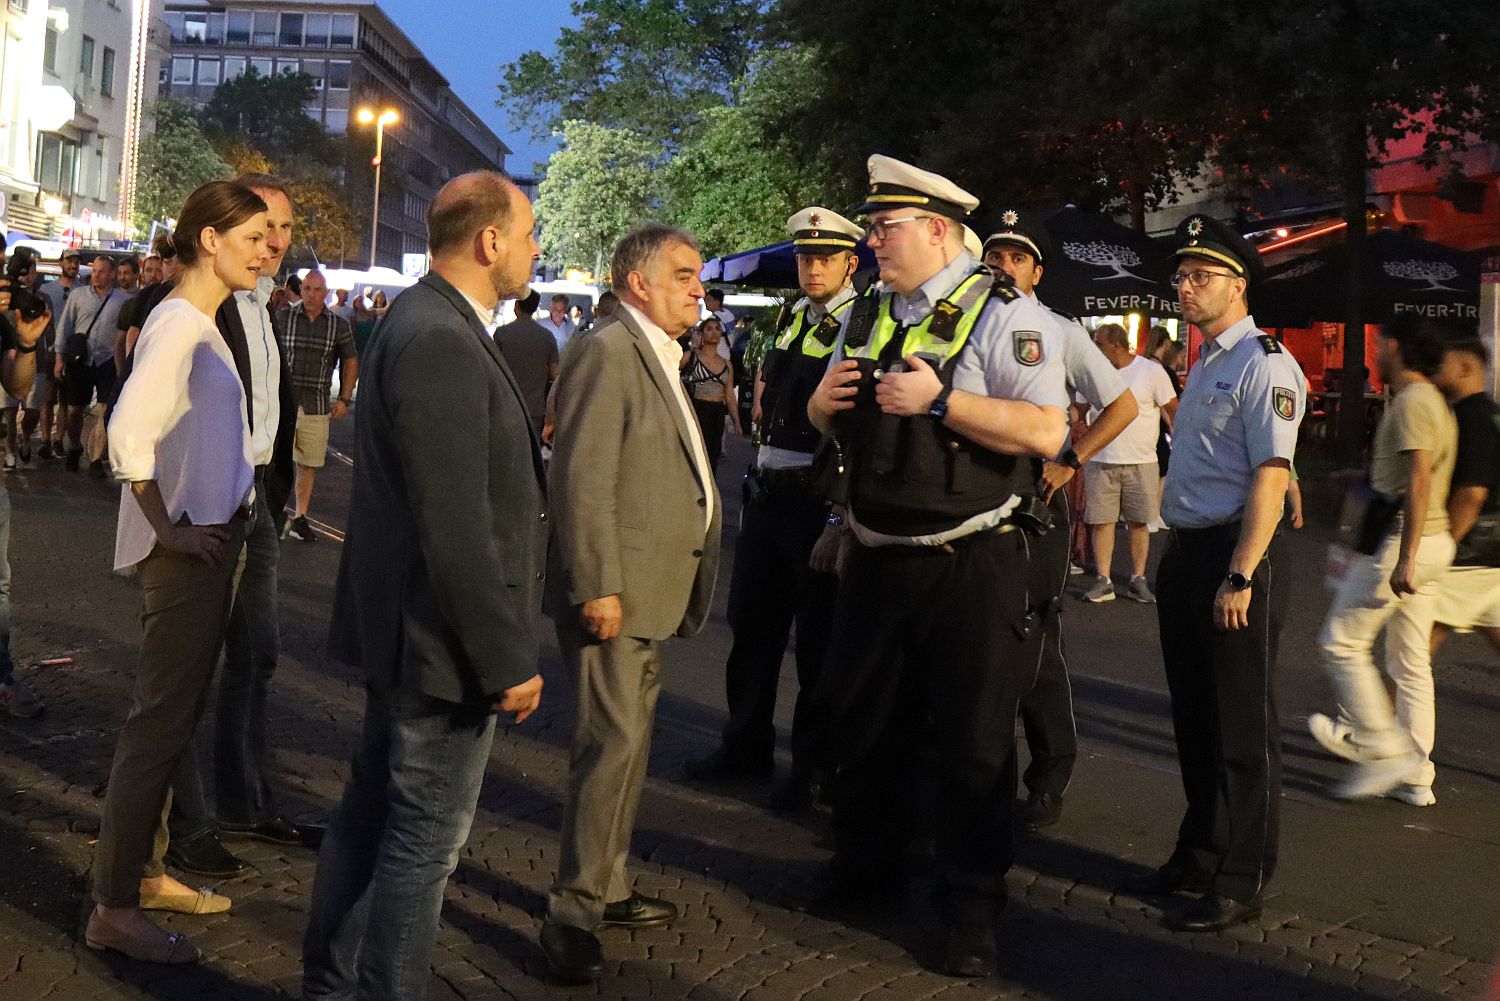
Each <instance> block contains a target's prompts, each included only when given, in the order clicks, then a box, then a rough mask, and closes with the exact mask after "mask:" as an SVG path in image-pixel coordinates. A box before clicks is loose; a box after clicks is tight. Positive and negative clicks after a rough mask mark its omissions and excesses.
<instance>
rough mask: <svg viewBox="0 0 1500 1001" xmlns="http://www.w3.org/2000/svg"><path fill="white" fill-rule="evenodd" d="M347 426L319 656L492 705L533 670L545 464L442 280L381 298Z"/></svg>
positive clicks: (397, 684)
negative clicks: (350, 435)
mask: <svg viewBox="0 0 1500 1001" xmlns="http://www.w3.org/2000/svg"><path fill="white" fill-rule="evenodd" d="M354 430H355V454H354V495H353V499H352V501H351V503H350V508H349V526H348V532H347V538H346V540H345V543H344V552H343V557H342V559H341V560H340V563H339V576H338V585H337V590H336V591H335V593H334V603H333V618H332V622H331V624H330V626H329V652H330V653H331V654H332V655H333V656H335V657H337V658H339V659H340V660H343V661H346V662H348V663H350V664H354V665H356V666H360V667H363V668H364V670H365V674H366V677H367V679H368V682H369V684H370V686H371V687H372V688H373V689H375V690H376V691H379V692H383V693H389V692H392V691H395V690H398V689H400V690H405V691H415V692H421V693H423V694H426V695H431V696H435V697H437V698H440V699H446V700H447V701H449V702H461V703H470V704H486V705H487V704H490V703H492V702H493V701H494V700H495V697H496V696H498V695H499V694H500V693H501V692H503V691H505V689H507V688H511V687H514V686H515V685H518V684H520V683H521V682H523V681H526V680H527V679H529V678H531V677H532V676H533V675H535V674H536V673H537V655H538V647H539V642H540V637H539V634H540V626H541V604H542V589H543V574H544V567H545V565H546V552H547V527H548V526H547V516H546V513H545V512H546V481H545V472H544V471H543V466H542V459H541V453H540V452H539V451H538V448H537V443H536V439H535V438H534V436H533V434H532V430H531V422H530V420H529V419H528V418H527V416H526V406H525V404H524V403H523V402H522V399H521V393H520V391H519V390H518V389H517V387H516V382H515V379H514V378H512V376H511V372H510V369H509V368H507V367H506V364H505V359H504V358H503V357H502V356H501V354H500V349H499V348H497V347H496V346H495V342H494V341H492V340H491V339H490V338H489V336H488V335H487V334H486V333H485V330H484V327H482V326H481V325H480V323H479V317H478V316H477V315H475V313H474V310H473V308H472V307H471V306H470V305H469V303H468V300H467V299H465V298H464V296H463V293H461V292H459V291H458V290H457V289H456V288H454V287H453V286H452V285H450V284H449V283H448V282H446V281H444V280H443V279H442V278H441V277H439V276H438V275H436V274H429V275H427V276H426V277H425V278H423V279H422V280H421V281H419V282H417V284H415V285H413V286H412V287H410V288H408V289H407V290H406V291H404V292H402V293H401V294H400V295H399V296H397V297H396V300H395V301H394V302H393V303H392V304H391V311H390V312H389V313H388V314H386V317H385V321H384V322H383V323H382V324H381V327H380V337H379V338H378V339H377V340H376V341H375V343H374V344H373V345H372V346H371V348H370V350H369V351H368V352H367V353H366V355H365V360H364V364H363V365H361V366H360V380H359V409H358V411H357V417H356V422H355V429H354Z"/></svg>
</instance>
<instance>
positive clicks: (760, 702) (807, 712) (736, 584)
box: [724, 473, 839, 774]
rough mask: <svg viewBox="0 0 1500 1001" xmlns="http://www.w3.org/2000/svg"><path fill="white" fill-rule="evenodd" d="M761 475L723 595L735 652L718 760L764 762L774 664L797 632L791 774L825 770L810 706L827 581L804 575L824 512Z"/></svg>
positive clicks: (787, 478) (788, 479)
mask: <svg viewBox="0 0 1500 1001" xmlns="http://www.w3.org/2000/svg"><path fill="white" fill-rule="evenodd" d="M795 479H796V474H793V473H780V474H777V473H770V474H769V476H768V487H769V489H767V490H766V491H765V492H764V493H762V494H760V495H759V496H758V497H756V498H754V499H753V500H751V501H750V502H749V503H748V504H747V505H746V506H745V509H744V514H743V520H742V521H741V523H740V534H739V539H738V541H737V542H736V543H735V549H734V577H733V579H732V581H731V582H730V586H729V624H730V626H731V627H732V628H733V629H734V646H733V647H732V648H731V649H730V651H729V660H728V661H727V662H726V663H725V665H724V682H725V688H726V690H727V694H728V697H729V722H728V723H726V724H725V725H724V752H725V754H726V755H728V756H729V757H732V758H734V759H736V760H737V761H741V762H746V763H751V764H760V763H762V762H767V763H768V762H769V761H770V760H771V755H772V752H773V749H774V747H775V743H776V728H775V724H774V723H773V722H772V717H773V716H774V714H775V712H776V687H777V683H778V681H780V679H781V659H782V656H783V655H784V654H785V653H786V644H787V638H788V637H789V636H790V635H791V631H792V623H793V622H794V621H795V622H796V625H797V649H796V654H797V686H798V689H797V706H796V709H795V711H794V713H793V716H792V771H793V772H794V773H798V774H806V773H808V772H810V771H811V770H813V769H815V768H823V767H825V766H826V764H827V760H826V758H827V753H826V749H825V747H824V746H823V745H824V744H825V738H826V737H827V713H826V712H824V711H823V709H822V703H821V702H820V701H818V699H817V687H818V678H819V677H820V676H821V674H822V671H823V660H824V657H825V656H826V654H827V652H828V641H829V638H830V635H831V633H832V631H833V603H834V600H835V598H836V597H837V595H838V582H839V580H838V576H837V575H836V574H821V573H814V572H813V570H812V568H811V567H809V566H808V563H807V561H808V557H809V556H810V555H811V554H812V549H813V545H814V544H815V543H816V542H817V541H818V538H819V536H821V535H822V534H823V529H824V527H825V525H826V524H827V511H828V505H827V504H825V503H824V502H823V501H822V500H820V499H819V498H817V497H815V496H813V495H812V494H811V493H810V492H809V491H808V490H807V488H806V487H805V486H802V485H798V484H797V483H796V482H795Z"/></svg>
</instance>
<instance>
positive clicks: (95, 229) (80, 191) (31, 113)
mask: <svg viewBox="0 0 1500 1001" xmlns="http://www.w3.org/2000/svg"><path fill="white" fill-rule="evenodd" d="M153 4H154V5H155V12H157V13H159V12H160V9H161V0H55V3H54V5H51V6H49V4H48V2H47V0H8V3H7V4H6V6H5V9H4V11H3V13H0V20H3V24H4V27H3V32H4V34H3V48H0V191H3V193H4V196H5V201H6V223H7V226H8V228H10V229H12V230H17V229H18V230H21V231H23V232H26V233H28V234H29V235H33V236H38V237H42V236H48V235H53V234H58V233H61V232H63V231H67V230H72V231H73V233H74V235H75V236H76V237H77V238H78V239H80V240H87V241H91V242H107V241H111V240H115V239H119V238H121V237H123V236H124V235H125V233H124V230H125V227H124V223H123V221H122V220H121V219H120V180H121V165H122V162H123V160H124V158H125V141H126V135H127V132H130V131H132V130H130V129H129V128H128V127H127V126H128V122H129V118H130V115H131V113H132V109H131V108H129V107H127V106H128V105H129V104H130V102H129V101H128V100H127V94H128V90H129V85H130V77H131V71H132V67H133V66H134V65H135V64H134V63H133V61H132V53H133V52H134V51H136V50H134V49H133V47H132V46H133V44H137V43H138V44H139V55H138V58H139V59H141V60H144V61H145V63H146V66H145V67H144V68H145V70H146V71H147V72H154V69H153V68H152V66H151V64H152V63H160V61H161V60H162V59H163V58H165V57H166V54H167V50H166V48H165V42H166V32H165V22H164V21H161V19H160V18H159V17H153V9H152V5H153ZM142 5H144V6H142ZM137 19H139V20H140V22H141V24H142V26H143V27H144V28H145V29H146V30H145V31H142V32H136V31H135V21H136V20H137ZM153 26H154V27H155V31H154V32H153V31H152V30H151V29H152V27H153ZM137 36H139V37H137Z"/></svg>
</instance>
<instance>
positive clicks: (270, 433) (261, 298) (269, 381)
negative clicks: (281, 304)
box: [234, 278, 281, 466]
mask: <svg viewBox="0 0 1500 1001" xmlns="http://www.w3.org/2000/svg"><path fill="white" fill-rule="evenodd" d="M275 288H276V282H275V281H274V280H272V279H270V278H261V279H260V280H258V281H257V282H256V283H255V288H253V289H247V290H246V291H243V292H236V293H235V294H234V304H235V305H236V306H237V307H238V308H239V311H240V324H241V325H242V326H243V327H244V328H245V345H246V347H248V348H249V350H250V413H251V414H252V415H253V416H254V418H255V421H254V424H255V426H254V427H252V428H251V429H250V446H251V449H252V451H253V452H254V454H255V464H256V465H257V466H264V465H268V464H269V463H270V461H271V456H272V455H273V454H274V453H275V451H276V429H277V427H278V426H280V424H281V348H280V347H278V346H277V344H276V332H275V331H274V330H273V329H271V314H270V312H269V311H268V310H267V309H266V304H267V303H268V302H270V300H271V292H272V291H273V290H274V289H275Z"/></svg>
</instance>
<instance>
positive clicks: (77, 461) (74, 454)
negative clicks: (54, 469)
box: [63, 448, 83, 473]
mask: <svg viewBox="0 0 1500 1001" xmlns="http://www.w3.org/2000/svg"><path fill="white" fill-rule="evenodd" d="M82 462H83V449H81V448H70V449H68V458H67V460H66V462H65V463H64V464H63V468H64V469H66V470H67V471H68V472H70V473H76V472H78V467H79V466H80V465H81V464H82Z"/></svg>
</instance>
